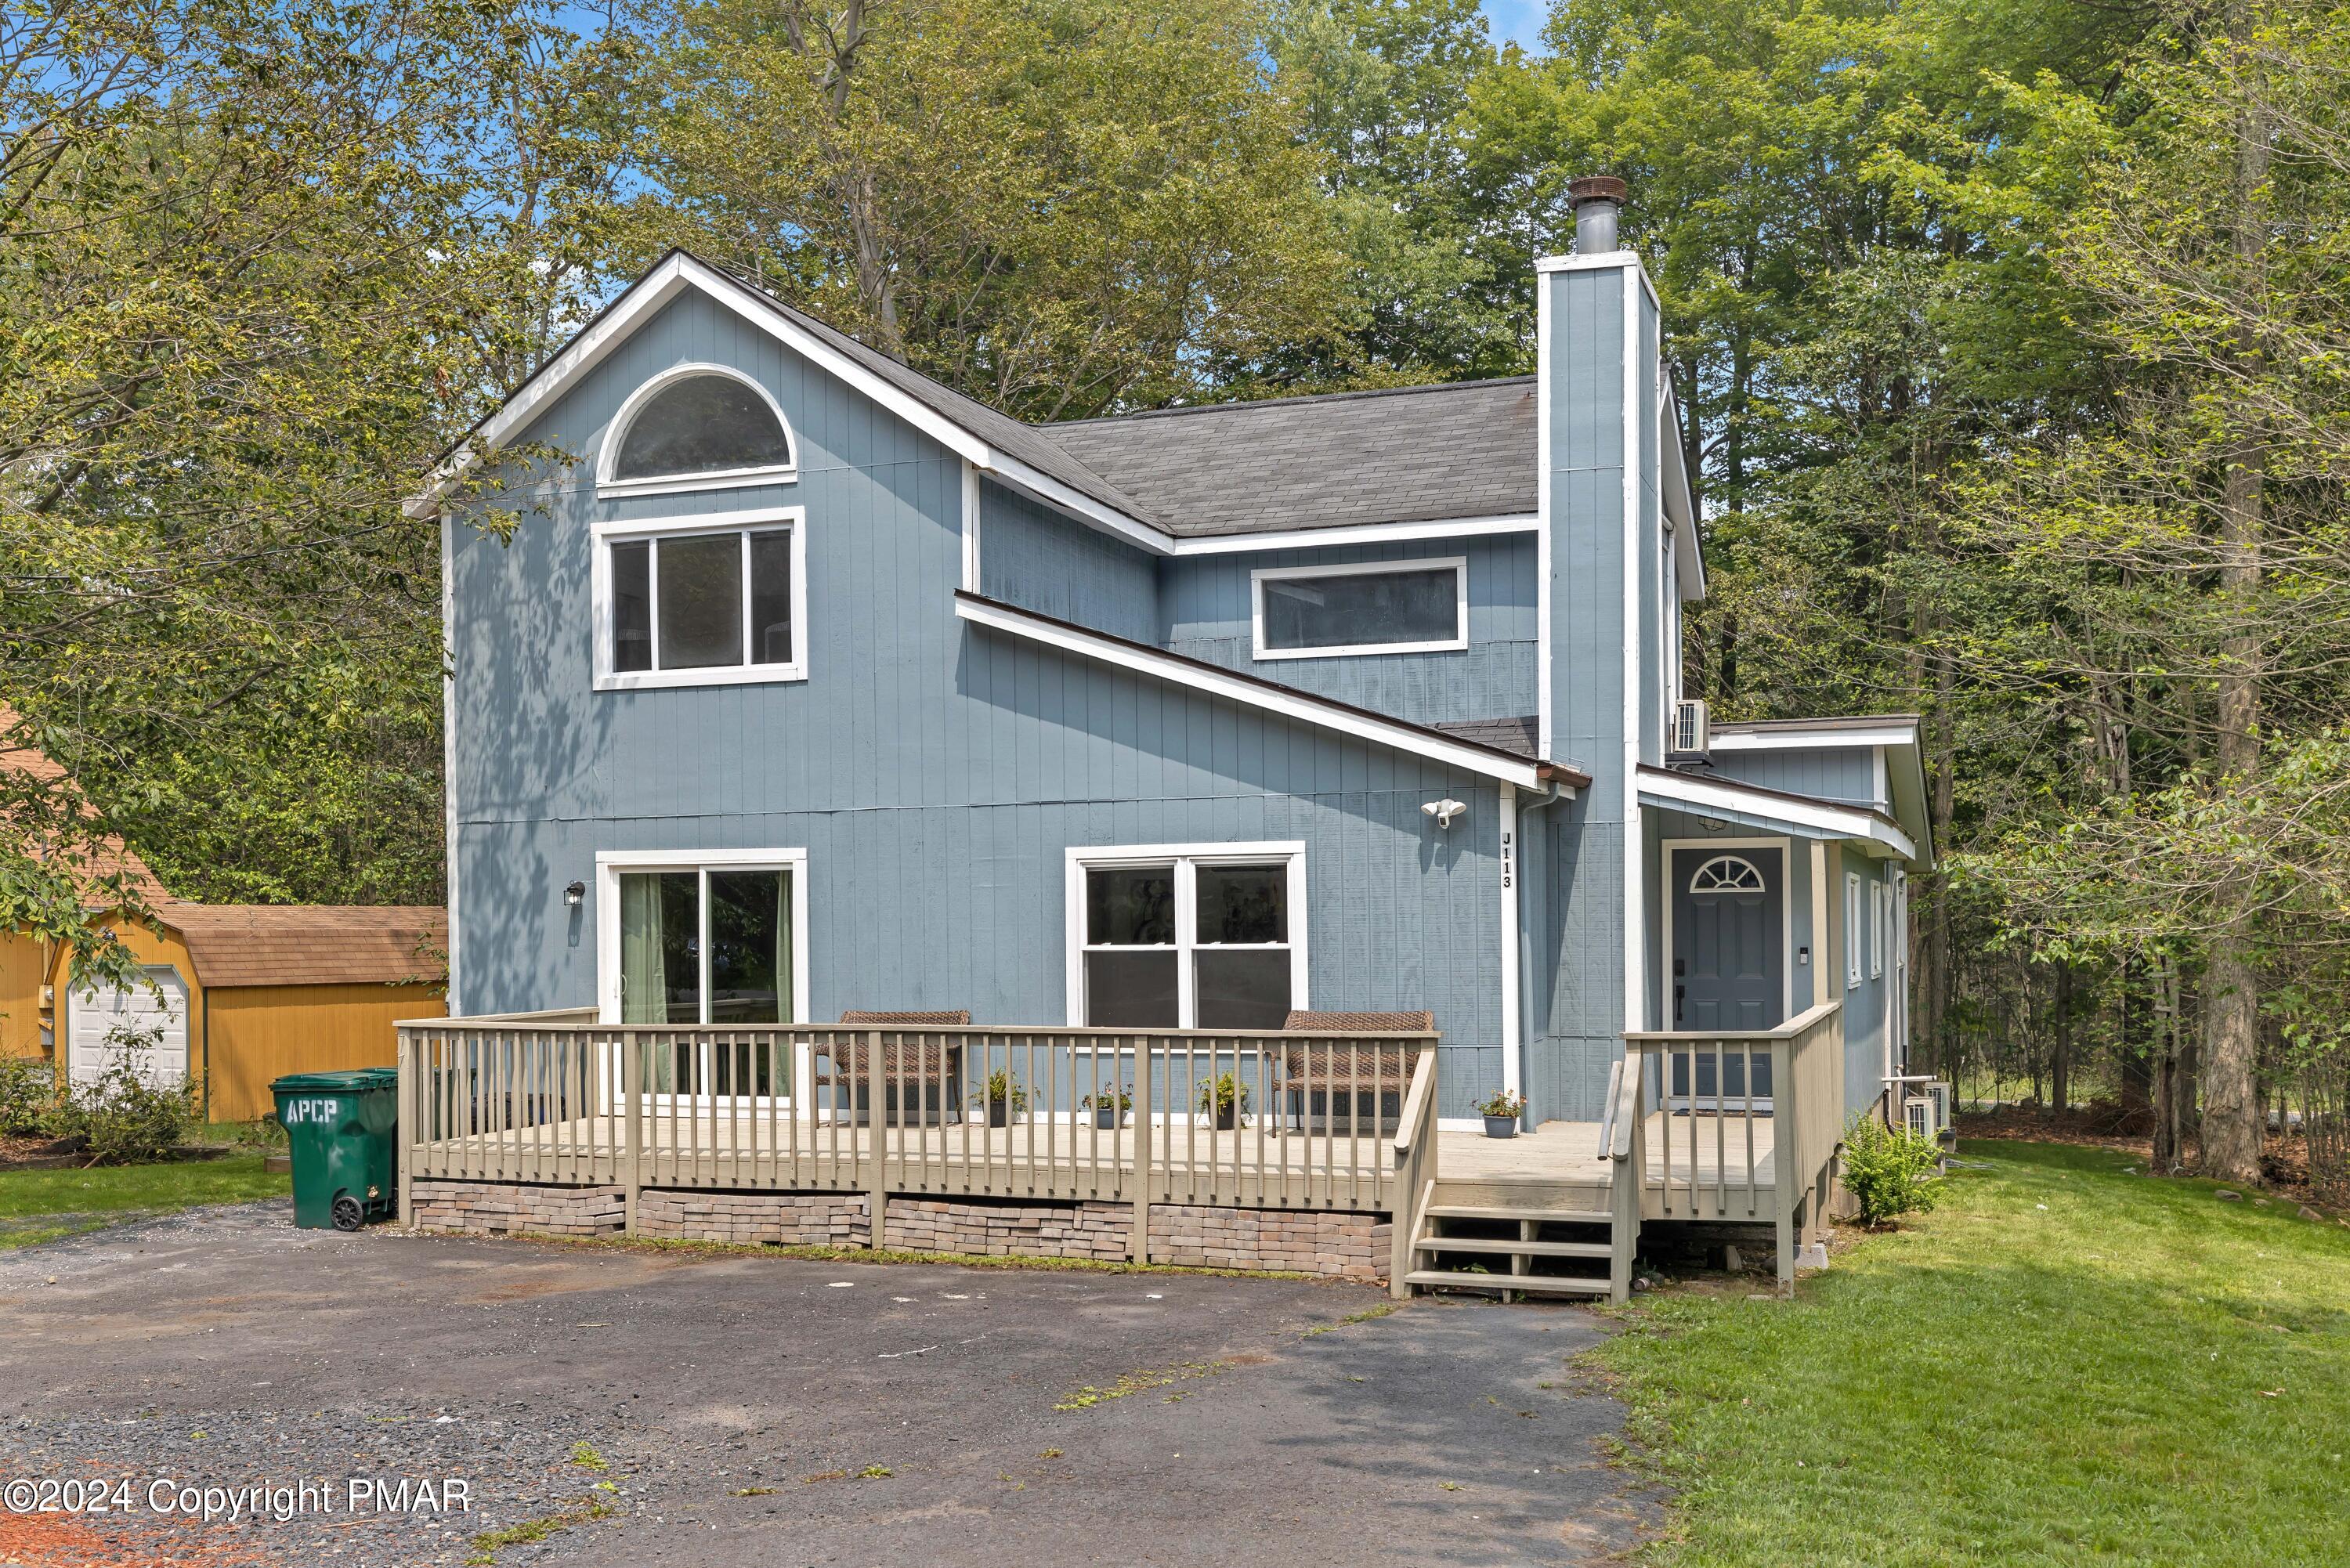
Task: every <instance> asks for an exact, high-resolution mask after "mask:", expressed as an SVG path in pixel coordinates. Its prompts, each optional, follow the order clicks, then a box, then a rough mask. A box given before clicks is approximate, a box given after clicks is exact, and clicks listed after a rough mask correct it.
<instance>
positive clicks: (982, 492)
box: [979, 479, 1160, 642]
mask: <svg viewBox="0 0 2350 1568" xmlns="http://www.w3.org/2000/svg"><path fill="white" fill-rule="evenodd" d="M979 516H980V527H979V537H980V549H979V567H980V591H981V592H982V593H983V594H985V595H986V596H987V597H990V598H993V599H1001V600H1003V602H1004V603H1005V604H1013V605H1018V606H1019V607H1021V608H1023V609H1032V610H1035V612H1036V613H1037V614H1039V615H1049V616H1054V617H1056V618H1059V619H1061V620H1069V621H1076V623H1077V624H1079V625H1080V626H1090V627H1097V628H1100V629H1102V630H1103V631H1107V632H1109V633H1111V634H1112V635H1114V636H1118V637H1122V638H1125V639H1128V640H1129V641H1132V642H1156V641H1157V640H1158V639H1159V621H1160V616H1159V575H1158V563H1157V562H1156V561H1155V560H1154V559H1153V557H1151V556H1149V555H1147V554H1145V553H1144V552H1143V551H1141V550H1138V549H1136V548H1135V547H1134V546H1133V545H1128V544H1124V543H1122V542H1121V541H1119V540H1117V539H1113V538H1111V537H1110V536H1109V535H1107V534H1104V533H1103V532H1101V531H1100V530H1099V529H1097V528H1088V527H1087V526H1086V525H1085V524H1082V523H1079V522H1076V521H1075V520H1074V519H1072V518H1068V517H1065V516H1063V515H1062V514H1060V513H1057V512H1055V511H1054V510H1052V509H1051V508H1050V507H1047V506H1043V505H1040V504H1037V503H1036V502H1034V501H1031V500H1030V499H1029V498H1028V497H1026V496H1024V495H1022V494H1020V493H1017V492H1016V491H1012V490H1007V489H1005V488H1004V487H1003V485H1000V484H997V483H994V482H993V480H988V479H983V480H981V481H980V485H979Z"/></svg>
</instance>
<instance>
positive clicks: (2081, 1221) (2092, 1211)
mask: <svg viewBox="0 0 2350 1568" xmlns="http://www.w3.org/2000/svg"><path fill="white" fill-rule="evenodd" d="M1961 1158H1965V1159H1969V1160H1981V1161H1987V1162H1989V1164H1990V1166H1991V1168H1990V1169H1988V1170H1981V1171H1968V1170H1961V1171H1959V1172H1955V1173H1953V1175H1952V1176H1951V1178H1950V1180H1949V1182H1948V1183H1947V1184H1946V1187H1945V1191H1944V1196H1943V1207H1942V1209H1941V1210H1940V1211H1939V1212H1937V1213H1935V1214H1933V1215H1930V1216H1928V1217H1926V1218H1924V1219H1922V1220H1910V1221H1908V1222H1907V1223H1908V1225H1909V1226H1910V1227H1911V1228H1910V1229H1907V1230H1905V1231H1903V1232H1902V1233H1900V1234H1898V1235H1890V1236H1883V1237H1876V1238H1871V1239H1868V1240H1866V1241H1862V1242H1861V1243H1860V1244H1859V1245H1858V1246H1856V1247H1855V1248H1853V1249H1852V1250H1851V1251H1846V1252H1842V1253H1840V1254H1838V1256H1837V1257H1836V1260H1835V1267H1834V1268H1832V1269H1831V1270H1829V1271H1828V1272H1827V1273H1825V1274H1824V1275H1820V1276H1817V1277H1814V1278H1810V1279H1806V1280H1805V1281H1804V1282H1803V1284H1802V1285H1801V1287H1800V1288H1799V1290H1798V1292H1797V1295H1796V1299H1795V1300H1794V1301H1793V1302H1781V1301H1776V1300H1770V1301H1750V1300H1749V1299H1748V1295H1749V1293H1750V1290H1759V1289H1761V1288H1763V1287H1760V1286H1752V1287H1749V1286H1741V1287H1739V1288H1737V1289H1734V1290H1727V1291H1721V1292H1711V1293H1710V1292H1707V1291H1704V1290H1700V1289H1688V1290H1673V1291H1668V1292H1665V1293H1660V1294H1659V1296H1657V1297H1656V1298H1654V1299H1652V1300H1648V1301H1646V1302H1644V1303H1641V1304H1639V1305H1638V1306H1637V1307H1636V1308H1634V1309H1633V1310H1632V1311H1631V1313H1630V1314H1629V1323H1630V1332H1628V1333H1627V1334H1623V1335H1622V1336H1620V1337H1619V1338H1617V1340H1615V1341H1613V1342H1612V1343H1611V1344H1610V1345H1608V1346H1607V1347H1606V1348H1605V1349H1604V1350H1602V1351H1601V1352H1599V1353H1598V1356H1597V1359H1598V1361H1599V1362H1600V1364H1601V1365H1602V1366H1605V1367H1606V1368H1607V1369H1608V1370H1610V1371H1612V1372H1614V1373H1616V1374H1617V1375H1619V1376H1620V1377H1621V1378H1622V1382H1623V1392H1624V1393H1625V1395H1626V1397H1627V1398H1629V1399H1630V1401H1631V1403H1632V1407H1633V1412H1634V1416H1633V1420H1634V1432H1635V1435H1636V1437H1637V1438H1638V1439H1639V1442H1640V1445H1641V1448H1642V1450H1643V1451H1644V1452H1645V1454H1646V1456H1647V1458H1648V1460H1649V1461H1650V1462H1652V1463H1654V1464H1655V1465H1656V1466H1657V1468H1658V1469H1659V1471H1660V1473H1661V1476H1662V1479H1663V1480H1665V1481H1666V1482H1667V1484H1668V1485H1669V1487H1670V1488H1671V1489H1672V1490H1673V1491H1674V1492H1675V1494H1676V1495H1677V1497H1678V1507H1677V1509H1676V1511H1675V1517H1674V1521H1673V1525H1672V1527H1671V1532H1670V1533H1669V1536H1668V1538H1667V1539H1665V1540H1664V1541H1662V1542H1659V1543H1658V1544H1657V1545H1656V1546H1655V1547H1653V1548H1652V1549H1651V1556H1650V1561H1653V1562H1656V1563H1671V1564H1714V1563H1721V1564H1740V1565H1742V1568H1743V1565H1765V1564H1768V1565H1776V1564H1789V1565H1794V1564H1802V1565H1803V1568H1825V1565H1830V1564H1840V1563H1852V1564H1867V1565H1869V1568H1878V1565H1882V1564H1896V1563H1899V1564H1908V1563H1968V1564H1974V1563H1984V1564H1990V1563H1998V1564H2010V1563H2097V1564H2100V1565H2109V1564H2138V1563H2143V1564H2147V1565H2149V1568H2153V1565H2160V1568H2183V1565H2187V1564H2195V1563H2210V1564H2215V1565H2217V1564H2226V1565H2228V1568H2244V1565H2247V1564H2258V1565H2260V1568H2275V1565H2278V1564H2284V1563H2312V1564H2315V1563H2327V1564H2342V1563H2350V1230H2345V1229H2343V1228H2342V1227H2340V1226H2338V1225H2336V1224H2334V1223H2333V1222H2331V1221H2326V1222H2323V1223H2312V1222H2311V1221H2308V1220H2302V1219H2299V1218H2297V1217H2296V1213H2295V1210H2294V1207H2293V1205H2291V1204H2288V1203H2282V1202H2280V1203H2276V1204H2272V1205H2271V1206H2269V1207H2266V1208H2261V1207H2256V1206H2254V1205H2253V1204H2252V1203H2251V1202H2250V1201H2246V1202H2242V1203H2230V1202H2225V1201H2222V1200H2220V1199H2217V1198H2215V1197H2214V1196H2213V1193H2214V1192H2215V1191H2216V1190H2217V1189H2216V1187H2215V1185H2214V1184H2213V1183H2210V1182H2201V1181H2192V1182H2190V1181H2156V1180H2148V1179H2145V1178H2143V1177H2137V1176H2130V1175H2125V1174H2123V1172H2124V1170H2125V1168H2127V1167H2129V1166H2131V1165H2132V1164H2133V1161H2132V1160H2131V1159H2129V1158H2127V1157H2126V1156H2123V1155H2116V1154H2110V1153H2106V1152H2105V1151H2103V1150H2099V1149H2090V1148H2074V1147H2059V1146H2053V1145H2044V1144H2021V1143H1970V1144H1968V1145H1967V1146H1965V1147H1964V1149H1963V1150H1962V1151H1961ZM2247 1196H2248V1197H2249V1196H2250V1195H2247Z"/></svg>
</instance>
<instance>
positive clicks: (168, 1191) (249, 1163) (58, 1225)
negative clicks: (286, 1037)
mask: <svg viewBox="0 0 2350 1568" xmlns="http://www.w3.org/2000/svg"><path fill="white" fill-rule="evenodd" d="M289 1190H291V1179H290V1178H288V1177H286V1176H281V1175H275V1174H272V1173H271V1172H270V1171H268V1170H266V1169H265V1168H263V1165H262V1157H261V1156H259V1155H249V1156H243V1157H239V1158H229V1159H203V1160H178V1161H174V1162H172V1163H171V1164H168V1165H129V1166H111V1167H106V1168H99V1169H73V1170H12V1171H5V1172H0V1250H5V1249H7V1248H10V1247H26V1246H31V1245H33V1244H34V1243H35V1242H37V1241H49V1240H51V1239H53V1238H55V1237H57V1236H62V1235H69V1234H71V1233H72V1232H74V1231H84V1230H88V1229H89V1228H90V1227H91V1226H92V1225H94V1224H100V1223H104V1222H105V1221H106V1220H114V1219H129V1218H134V1217H136V1216H139V1215H142V1214H163V1213H169V1212H171V1211H172V1210H178V1209H185V1208H187V1207H189V1206H190V1205H192V1204H197V1203H249V1202H252V1201H253V1200H255V1199H262V1198H282V1197H284V1196H285V1195H286V1193H287V1192H288V1191H289Z"/></svg>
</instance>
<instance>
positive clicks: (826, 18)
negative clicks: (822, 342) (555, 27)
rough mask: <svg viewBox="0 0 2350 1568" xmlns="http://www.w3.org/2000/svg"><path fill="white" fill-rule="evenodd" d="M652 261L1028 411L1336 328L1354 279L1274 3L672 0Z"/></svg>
mask: <svg viewBox="0 0 2350 1568" xmlns="http://www.w3.org/2000/svg"><path fill="white" fill-rule="evenodd" d="M641 26H643V27H644V28H645V30H646V31H647V33H648V36H651V37H653V38H655V39H657V40H658V44H657V47H656V48H655V50H654V53H653V54H652V56H651V57H650V59H649V61H648V62H647V66H646V68H645V70H644V72H643V73H642V79H641V81H640V91H641V94H642V97H641V98H640V99H639V103H640V105H641V112H642V115H643V121H642V125H641V135H640V137H639V155H640V157H641V160H642V164H643V167H644V170H645V171H646V173H647V174H648V176H649V177H650V179H651V181H652V182H654V189H653V190H651V191H650V192H647V193H646V194H645V195H644V196H643V197H641V198H640V199H639V201H637V202H635V203H634V204H633V207H632V209H631V216H632V220H633V223H634V225H635V226H634V228H633V230H632V234H633V244H634V246H635V250H634V254H635V255H636V256H637V257H639V258H641V259H647V260H649V259H650V258H651V257H652V256H653V255H655V254H659V252H660V250H661V249H663V248H664V247H666V246H668V245H671V244H687V245H689V246H691V247H692V248H694V249H695V250H696V251H698V252H700V253H702V254H706V255H707V256H709V258H710V259H712V260H713V261H716V262H720V263H722V264H723V265H729V266H731V267H733V268H734V269H736V270H737V271H739V272H740V273H742V274H743V275H746V276H750V277H752V278H754V279H755V280H757V281H758V282H759V283H760V284H762V285H763V286H765V287H767V288H768V289H770V290H772V291H773V292H775V293H776V294H778V295H780V296H783V297H784V298H785V299H787V300H789V301H790V302H791V303H793V304H795V305H800V306H806V307H807V308H808V309H810V310H812V311H814V312H815V313H816V315H818V316H820V317H823V318H824V319H826V320H827V321H829V322H831V323H833V324H834V325H836V326H838V327H842V328H844V329H846V330H847V331H850V332H853V333H856V334H857V335H858V336H859V337H863V338H864V339H865V340H866V341H867V342H868V343H870V344H872V345H873V346H874V347H876V348H880V349H882V350H884V351H885V352H887V353H889V354H891V355H894V356H897V357H899V358H902V359H904V360H905V361H906V362H907V363H909V364H910V365H913V366H914V367H915V368H917V369H920V370H922V371H924V372H926V373H928V374H930V375H931V376H934V377H936V378H937V379H940V380H941V381H944V382H945V383H946V384H947V385H949V386H951V387H954V388H956V389H960V390H962V391H964V392H967V393H970V394H971V395H972V396H973V397H977V398H979V399H981V400H984V401H986V402H989V403H992V404H993V405H995V406H996V407H998V408H1001V409H1003V410H1007V411H1009V412H1012V413H1015V414H1019V415H1022V416H1023V417H1026V418H1031V419H1065V418H1075V417H1080V416H1084V415H1088V414H1095V413H1100V412H1103V411H1106V410H1114V409H1118V408H1122V407H1134V406H1153V405H1157V404H1161V403H1166V402H1170V401H1177V400H1183V399H1186V398H1190V397H1193V396H1197V395H1198V394H1199V393H1201V391H1203V390H1204V389H1205V388H1204V386H1203V367H1204V366H1206V365H1208V364H1210V363H1211V362H1218V363H1221V362H1227V361H1236V362H1248V361H1250V360H1253V359H1254V358H1257V357H1259V356H1261V355H1263V354H1265V353H1267V352H1269V351H1271V350H1273V349H1274V348H1278V347H1280V346H1282V345H1286V344H1291V343H1296V342H1302V341H1308V340H1312V339H1314V338H1315V337H1318V336H1319V335H1321V334H1322V333H1323V332H1324V331H1325V330H1326V327H1327V326H1328V324H1329V322H1330V320H1331V318H1332V306H1333V299H1334V294H1335V291H1336V286H1337V282H1338V275H1339V270H1338V269H1339V258H1338V254H1337V252H1336V249H1335V247H1334V246H1333V244H1332V243H1331V239H1330V225H1329V223H1328V222H1327V219H1326V214H1325V213H1324V212H1323V211H1322V208H1321V205H1320V203H1319V202H1318V201H1317V199H1316V193H1315V184H1314V175H1315V166H1316V160H1315V156H1314V154H1313V153H1312V152H1311V151H1309V150H1308V149H1307V148H1306V147H1305V146H1303V145H1302V144H1301V143H1300V141H1299V139H1298V136H1297V123H1298V122H1297V115H1296V111H1295V108H1294V106H1293V104H1292V102H1291V100H1290V98H1289V95H1288V94H1287V92H1286V91H1285V89H1284V87H1283V86H1282V84H1281V83H1280V82H1279V81H1278V80H1277V79H1276V78H1272V77H1270V76H1269V75H1268V73H1267V72H1266V71H1265V69H1264V66H1263V58H1262V56H1261V48H1262V43H1263V26H1262V16H1261V12H1260V8H1259V5H1257V3H1256V0H1017V3H1013V4H1004V3H1001V0H868V3H867V4H865V5H861V6H852V7H850V8H849V9H848V10H847V12H845V13H839V14H835V12H834V11H833V10H832V8H831V7H829V6H826V5H817V4H815V3H814V0H783V3H782V4H780V5H746V4H743V3H741V0H678V3H677V4H676V5H673V6H671V5H654V6H653V7H652V8H651V9H650V10H649V12H648V14H647V15H646V16H645V17H644V18H643V19H642V22H641Z"/></svg>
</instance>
